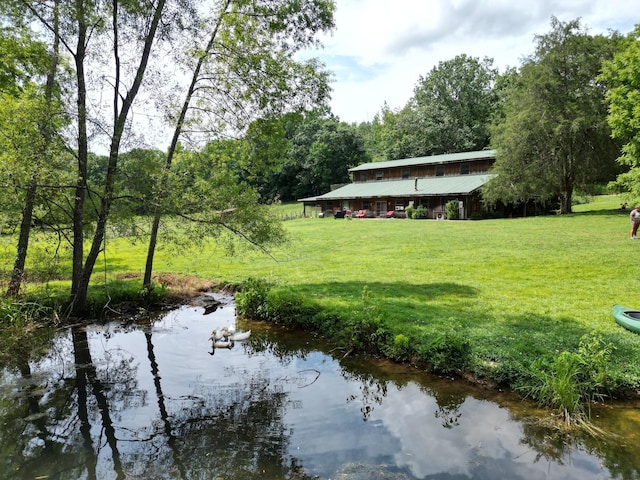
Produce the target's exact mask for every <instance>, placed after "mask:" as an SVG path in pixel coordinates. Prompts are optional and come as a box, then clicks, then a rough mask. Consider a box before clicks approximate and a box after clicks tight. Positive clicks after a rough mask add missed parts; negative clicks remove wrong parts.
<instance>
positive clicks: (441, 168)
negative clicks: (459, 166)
mask: <svg viewBox="0 0 640 480" xmlns="http://www.w3.org/2000/svg"><path fill="white" fill-rule="evenodd" d="M436 177H444V165H438V166H436Z"/></svg>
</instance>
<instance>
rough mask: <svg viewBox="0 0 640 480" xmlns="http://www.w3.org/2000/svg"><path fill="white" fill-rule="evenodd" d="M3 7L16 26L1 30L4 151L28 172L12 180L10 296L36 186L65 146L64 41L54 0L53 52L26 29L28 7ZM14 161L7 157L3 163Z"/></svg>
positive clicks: (20, 272)
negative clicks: (16, 222) (16, 210)
mask: <svg viewBox="0 0 640 480" xmlns="http://www.w3.org/2000/svg"><path fill="white" fill-rule="evenodd" d="M4 7H5V8H3V9H2V10H3V13H4V15H6V16H7V17H8V18H10V19H11V20H12V22H9V25H12V26H13V27H14V30H13V35H9V36H5V35H4V32H3V34H2V35H0V51H2V54H3V58H4V61H3V68H2V71H1V73H0V95H1V96H2V97H4V98H3V101H2V104H3V107H4V109H5V111H4V112H3V113H4V115H2V118H3V120H4V122H3V125H2V127H0V130H2V140H3V141H4V142H3V143H4V145H3V146H4V151H5V154H8V155H12V154H13V156H14V158H15V159H16V160H17V161H16V162H14V163H13V165H15V166H16V167H17V168H18V169H19V170H21V171H22V172H23V173H24V179H23V180H22V181H20V180H18V182H15V181H14V186H15V187H16V188H17V189H20V190H21V191H22V195H21V200H22V209H21V221H20V230H19V234H18V243H17V247H16V255H15V257H14V263H13V270H12V273H11V278H10V280H9V286H8V288H7V292H6V294H7V296H12V297H16V296H17V295H18V294H19V292H20V286H21V285H22V279H23V276H24V270H25V264H26V259H27V250H28V247H29V238H30V234H31V225H32V222H33V212H34V209H35V208H36V201H37V198H36V197H37V194H38V190H39V188H40V184H41V183H42V182H43V181H44V179H45V178H47V176H48V174H51V173H52V172H53V171H54V170H55V168H53V167H54V163H55V162H53V161H52V160H53V158H55V156H56V151H58V152H59V151H60V149H61V142H60V141H59V140H60V139H59V138H57V135H58V133H59V131H60V128H61V126H62V124H63V115H62V112H61V109H60V103H59V102H58V100H59V95H58V94H59V89H58V88H57V85H56V74H57V70H58V59H59V43H60V42H59V15H58V11H59V4H58V0H56V1H55V2H54V5H53V19H52V24H51V26H52V30H53V31H52V32H51V33H52V37H53V40H52V45H51V49H50V51H49V52H47V51H46V45H45V44H44V43H43V42H39V41H35V40H33V39H31V38H30V33H29V32H28V30H26V29H25V28H24V27H23V26H22V22H23V14H24V12H22V15H16V10H15V9H14V8H12V7H13V5H12V4H11V3H8V4H5V5H4ZM7 7H8V8H7ZM5 18H6V17H5ZM10 28H11V27H7V28H6V29H5V31H10ZM52 157H53V158H52ZM7 160H9V159H7ZM11 163H12V162H9V161H5V167H6V166H7V165H10V164H11ZM13 173H15V170H14V172H13ZM12 178H13V179H14V180H16V179H19V178H21V176H20V175H14V176H13V177H12ZM50 179H51V177H50V176H49V180H50Z"/></svg>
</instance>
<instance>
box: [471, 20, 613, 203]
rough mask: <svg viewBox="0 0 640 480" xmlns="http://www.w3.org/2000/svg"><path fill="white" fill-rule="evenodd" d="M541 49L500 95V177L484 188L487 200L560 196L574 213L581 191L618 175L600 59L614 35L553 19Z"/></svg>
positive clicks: (495, 137)
mask: <svg viewBox="0 0 640 480" xmlns="http://www.w3.org/2000/svg"><path fill="white" fill-rule="evenodd" d="M536 40H537V48H536V51H535V53H534V55H532V56H531V57H530V58H529V59H528V60H527V61H526V62H525V63H524V65H523V66H522V67H521V69H520V71H519V72H518V74H517V75H514V74H513V73H510V74H509V78H508V80H507V81H505V84H506V87H505V89H504V90H503V91H502V93H503V96H502V99H503V109H504V110H503V112H502V114H501V115H500V116H498V117H496V118H497V124H496V125H495V126H494V128H493V130H492V140H491V143H492V146H493V147H494V148H496V149H497V151H498V157H497V161H496V164H495V166H494V171H495V172H496V173H498V177H497V178H496V179H494V180H493V181H492V182H490V183H489V185H488V186H487V187H486V188H485V189H484V194H485V198H486V199H487V200H488V201H491V202H492V201H495V200H498V199H499V200H502V201H504V202H524V203H526V202H527V201H530V200H535V201H537V202H544V201H547V200H554V199H558V200H559V201H560V210H561V213H569V212H571V197H572V195H573V191H574V189H576V188H587V187H588V186H589V185H590V184H591V183H594V182H597V181H602V180H603V179H605V181H606V179H607V177H609V178H610V177H611V176H612V175H614V174H615V170H614V168H613V166H614V159H615V157H616V156H617V144H616V142H613V141H612V140H611V138H610V132H609V129H608V127H607V124H606V111H605V109H604V104H603V100H604V89H603V86H602V84H601V83H600V82H599V81H598V74H599V71H600V66H601V64H602V62H603V61H604V60H606V59H608V58H611V57H612V55H613V52H614V49H615V46H616V42H617V38H616V36H615V35H612V36H611V37H609V38H607V37H603V36H590V35H588V34H587V33H586V31H585V30H583V29H582V27H581V26H580V23H579V21H573V22H568V23H562V22H560V21H558V20H557V19H555V18H554V19H553V20H552V30H551V32H549V33H548V34H546V35H541V36H538V37H537V38H536Z"/></svg>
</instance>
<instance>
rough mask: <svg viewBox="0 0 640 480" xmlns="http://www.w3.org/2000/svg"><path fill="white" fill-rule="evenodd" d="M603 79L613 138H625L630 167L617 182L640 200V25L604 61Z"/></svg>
mask: <svg viewBox="0 0 640 480" xmlns="http://www.w3.org/2000/svg"><path fill="white" fill-rule="evenodd" d="M601 79H602V80H604V81H605V82H606V83H607V87H608V89H607V94H606V98H607V102H608V104H609V115H608V122H609V126H610V127H611V133H612V135H613V137H614V138H617V139H620V141H622V142H624V146H623V147H622V155H620V157H619V158H618V162H619V163H620V164H621V165H624V166H626V167H630V169H629V171H627V172H624V173H621V174H620V175H618V178H617V183H618V185H619V186H620V187H621V189H622V190H623V191H625V192H627V193H628V195H629V200H630V201H633V202H634V203H638V202H639V201H640V111H639V110H638V105H640V26H637V27H636V28H635V30H634V31H633V32H631V33H630V34H629V35H627V37H626V38H625V39H624V41H623V42H621V45H620V49H619V51H618V52H617V53H616V54H615V56H614V58H613V60H611V61H609V62H605V64H604V68H603V72H602V76H601Z"/></svg>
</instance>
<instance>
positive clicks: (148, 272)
mask: <svg viewBox="0 0 640 480" xmlns="http://www.w3.org/2000/svg"><path fill="white" fill-rule="evenodd" d="M230 3H231V0H227V2H226V3H225V4H224V5H223V6H222V9H221V14H220V15H218V19H219V20H218V23H217V24H216V26H215V28H214V30H213V33H212V34H211V38H210V39H209V43H207V48H206V49H205V50H204V52H203V53H202V54H201V55H200V58H199V59H198V63H197V64H196V67H195V68H194V70H193V75H192V77H191V84H190V85H189V89H188V90H187V96H186V97H185V99H184V103H183V104H182V110H181V111H180V116H179V117H178V122H177V123H176V128H175V130H174V131H173V138H172V139H171V145H170V146H169V149H168V150H167V160H166V162H165V165H164V171H163V173H162V177H161V178H160V185H159V187H158V191H157V194H156V197H155V202H154V211H153V223H152V225H151V235H150V237H149V248H148V250H147V261H146V264H145V269H144V280H143V283H142V288H143V290H144V291H146V292H147V295H150V294H151V291H152V286H151V276H152V273H153V258H154V256H155V250H156V245H157V243H158V229H159V227H160V217H161V216H162V208H161V202H162V197H163V196H164V192H165V189H166V184H167V177H168V175H169V171H170V170H171V163H172V161H173V156H174V155H175V152H176V148H177V146H178V140H179V139H180V134H181V133H182V126H183V125H184V120H185V118H186V116H187V111H188V110H189V104H190V103H191V98H192V97H193V93H194V92H195V89H196V84H197V82H198V77H199V76H200V70H201V69H202V65H203V64H204V61H205V59H206V58H207V56H208V55H210V54H211V51H212V50H213V46H214V44H215V39H216V36H217V34H218V28H219V27H220V23H221V22H222V18H223V17H224V15H223V13H224V12H226V10H227V8H228V7H229V4H230Z"/></svg>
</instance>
